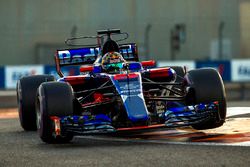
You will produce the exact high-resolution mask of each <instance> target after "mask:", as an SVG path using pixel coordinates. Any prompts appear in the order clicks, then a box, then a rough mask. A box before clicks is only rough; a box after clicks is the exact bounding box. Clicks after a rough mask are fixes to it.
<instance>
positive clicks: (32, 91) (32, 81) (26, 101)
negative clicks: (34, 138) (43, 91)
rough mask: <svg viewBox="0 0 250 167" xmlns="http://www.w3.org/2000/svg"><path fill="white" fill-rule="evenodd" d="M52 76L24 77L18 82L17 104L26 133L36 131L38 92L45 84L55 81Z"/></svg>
mask: <svg viewBox="0 0 250 167" xmlns="http://www.w3.org/2000/svg"><path fill="white" fill-rule="evenodd" d="M54 80H55V78H54V77H53V76H52V75H35V76H28V77H23V78H21V79H20V80H18V82H17V86H16V92H17V104H18V113H19V120H20V123H21V126H22V128H23V129H24V130H26V131H33V130H36V129H37V127H36V107H35V102H36V92H37V88H38V87H39V85H40V84H41V83H43V82H47V81H54Z"/></svg>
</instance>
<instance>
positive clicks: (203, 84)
mask: <svg viewBox="0 0 250 167" xmlns="http://www.w3.org/2000/svg"><path fill="white" fill-rule="evenodd" d="M185 81H186V83H187V88H188V95H187V98H186V101H187V104H188V105H193V104H200V103H204V104H207V103H211V102H215V101H217V102H218V114H217V117H216V118H214V117H212V118H210V119H209V120H207V121H206V122H201V123H198V124H195V125H193V128H195V129H199V130H202V129H211V128H216V127H219V126H221V125H223V123H224V122H225V119H226V112H227V106H226V94H225V87H224V84H223V81H222V78H221V76H220V74H219V73H218V71H216V70H215V69H212V68H204V69H196V70H191V71H189V72H188V73H187V75H186V76H185Z"/></svg>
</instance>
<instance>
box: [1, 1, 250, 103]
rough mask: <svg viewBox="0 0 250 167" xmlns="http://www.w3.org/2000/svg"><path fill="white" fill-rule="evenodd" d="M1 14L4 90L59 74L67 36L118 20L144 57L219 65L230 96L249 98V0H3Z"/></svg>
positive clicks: (117, 24)
mask: <svg viewBox="0 0 250 167" xmlns="http://www.w3.org/2000/svg"><path fill="white" fill-rule="evenodd" d="M0 22H1V24H0V35H1V40H0V51H1V55H0V78H1V80H0V89H3V90H5V89H14V88H15V84H16V81H17V79H18V78H20V77H21V76H25V75H30V74H39V73H52V74H54V73H55V70H54V69H53V64H54V57H53V55H54V53H55V51H56V50H57V49H62V48H67V46H66V45H65V44H64V40H65V39H66V38H68V37H76V36H83V35H95V34H96V30H99V29H107V28H119V29H121V30H122V31H125V32H128V33H129V34H130V38H129V40H128V42H136V43H137V44H138V47H139V56H140V58H141V60H146V59H155V60H156V61H157V62H158V66H164V65H169V64H171V65H186V66H187V67H188V69H192V68H200V67H214V68H217V69H218V70H219V72H220V73H221V75H222V77H223V79H224V81H225V83H226V86H227V90H230V92H229V96H228V97H229V99H230V98H231V99H240V100H242V99H243V100H245V99H248V98H249V97H248V93H247V90H248V88H249V87H250V86H249V85H248V82H249V81H250V47H249V46H250V0H154V1H153V0H73V1H72V0H71V1H70V0H53V1H51V0H40V1H38V0H37V1H34V0H0ZM68 73H71V74H74V71H73V72H72V71H69V72H68ZM231 90H232V91H231ZM233 91H234V93H231V92H233Z"/></svg>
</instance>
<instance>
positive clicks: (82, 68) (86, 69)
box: [80, 66, 94, 72]
mask: <svg viewBox="0 0 250 167" xmlns="http://www.w3.org/2000/svg"><path fill="white" fill-rule="evenodd" d="M93 70H94V67H93V66H81V67H80V72H91V71H93Z"/></svg>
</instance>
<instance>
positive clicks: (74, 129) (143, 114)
mask: <svg viewBox="0 0 250 167" xmlns="http://www.w3.org/2000/svg"><path fill="white" fill-rule="evenodd" d="M114 36H116V39H117V37H120V38H118V39H117V40H113V39H114ZM127 37H128V34H127V33H123V32H121V31H120V30H118V29H112V30H102V31H98V32H97V35H96V36H90V37H79V38H71V39H68V40H66V44H68V45H72V43H73V41H74V44H75V45H76V43H75V40H78V39H86V38H87V39H88V38H91V39H92V38H95V39H97V44H95V45H87V46H86V45H85V46H84V47H82V48H78V49H75V48H74V49H66V50H58V51H57V53H56V55H55V62H56V69H57V72H58V75H59V76H60V79H58V80H57V81H56V80H55V78H54V76H51V75H37V76H28V77H23V78H21V79H20V80H19V81H18V82H17V97H18V106H19V117H20V122H21V126H22V127H23V129H24V130H27V131H28V130H38V132H39V136H40V138H41V139H42V140H43V141H44V142H46V143H65V142H69V141H71V140H72V138H73V136H76V135H86V134H93V133H95V134H96V133H116V132H120V131H128V130H141V129H149V128H159V127H161V128H162V127H166V128H173V127H181V126H192V127H193V128H194V129H210V128H216V127H219V126H221V125H222V124H223V123H224V122H225V117H226V99H225V89H224V85H223V81H222V79H221V76H220V75H219V73H218V72H217V71H216V70H215V69H211V68H205V69H196V70H190V71H188V72H187V71H186V70H185V68H183V67H179V66H173V67H160V68H155V61H152V60H150V61H142V62H140V61H139V58H138V53H137V46H136V44H135V43H127V44H118V41H121V40H124V39H126V38H127ZM76 65H78V66H79V70H80V72H81V75H78V76H64V74H63V73H62V70H61V69H62V68H63V67H65V66H76Z"/></svg>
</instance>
